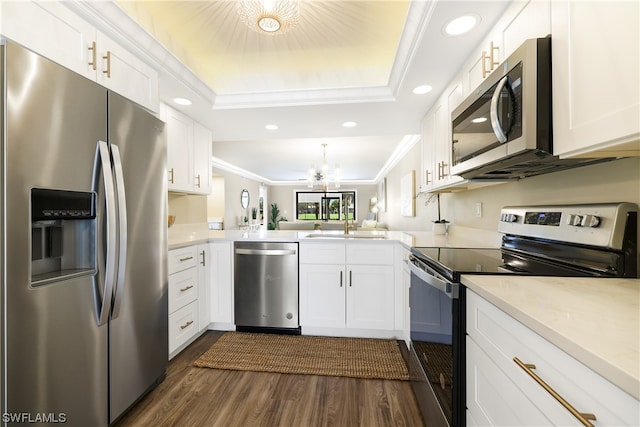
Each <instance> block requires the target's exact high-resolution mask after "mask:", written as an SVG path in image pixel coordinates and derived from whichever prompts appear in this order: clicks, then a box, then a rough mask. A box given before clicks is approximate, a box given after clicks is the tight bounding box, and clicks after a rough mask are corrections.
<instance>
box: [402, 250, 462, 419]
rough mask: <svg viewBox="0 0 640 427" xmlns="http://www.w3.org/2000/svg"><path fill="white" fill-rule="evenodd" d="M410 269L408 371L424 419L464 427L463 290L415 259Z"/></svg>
mask: <svg viewBox="0 0 640 427" xmlns="http://www.w3.org/2000/svg"><path fill="white" fill-rule="evenodd" d="M409 267H410V269H411V287H410V291H409V306H410V318H411V324H410V335H411V352H410V353H411V354H410V359H411V360H410V362H409V370H410V373H411V381H412V386H413V390H414V393H415V395H416V398H417V400H418V403H419V406H420V410H421V412H422V416H423V418H424V420H425V423H426V425H429V426H451V425H454V426H458V425H464V424H465V418H464V417H465V400H464V396H465V394H464V393H465V388H464V384H465V376H464V364H465V363H464V362H465V360H464V351H465V349H464V340H465V334H464V308H462V310H461V303H463V298H461V296H462V295H463V292H464V288H463V287H462V286H460V285H459V284H458V283H450V282H448V281H446V280H445V279H444V278H442V277H440V276H438V275H437V273H435V272H434V271H433V270H431V269H430V268H429V267H427V266H426V265H425V264H424V263H423V262H421V261H420V260H419V259H417V258H415V257H411V258H410V262H409ZM461 315H462V316H463V317H462V318H461V317H460V316H461Z"/></svg>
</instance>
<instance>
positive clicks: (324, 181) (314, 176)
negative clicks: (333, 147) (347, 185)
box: [307, 144, 341, 191]
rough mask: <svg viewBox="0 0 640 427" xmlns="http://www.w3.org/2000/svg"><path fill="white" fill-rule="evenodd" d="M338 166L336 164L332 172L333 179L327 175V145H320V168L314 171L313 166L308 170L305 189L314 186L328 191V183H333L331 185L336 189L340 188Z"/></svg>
mask: <svg viewBox="0 0 640 427" xmlns="http://www.w3.org/2000/svg"><path fill="white" fill-rule="evenodd" d="M340 176H341V171H340V166H339V165H337V164H336V167H335V168H334V170H333V177H332V178H333V179H331V176H330V174H329V164H328V163H327V144H322V166H321V167H320V169H316V167H315V166H314V165H311V168H309V176H308V178H307V179H308V182H309V183H308V185H307V187H309V188H313V187H314V186H318V185H321V186H322V190H323V191H327V190H328V189H329V182H330V181H333V185H334V187H335V188H336V189H338V188H340Z"/></svg>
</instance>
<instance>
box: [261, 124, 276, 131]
mask: <svg viewBox="0 0 640 427" xmlns="http://www.w3.org/2000/svg"><path fill="white" fill-rule="evenodd" d="M264 128H265V129H266V130H278V125H273V124H268V125H265V126H264Z"/></svg>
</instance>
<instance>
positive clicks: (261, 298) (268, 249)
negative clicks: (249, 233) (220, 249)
mask: <svg viewBox="0 0 640 427" xmlns="http://www.w3.org/2000/svg"><path fill="white" fill-rule="evenodd" d="M234 285H235V286H234V297H235V298H234V306H235V323H236V328H237V329H238V330H241V331H250V330H263V331H272V332H282V333H293V334H299V333H300V321H299V316H298V244H297V243H281V242H236V243H235V275H234Z"/></svg>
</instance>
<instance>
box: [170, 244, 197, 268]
mask: <svg viewBox="0 0 640 427" xmlns="http://www.w3.org/2000/svg"><path fill="white" fill-rule="evenodd" d="M197 263H198V248H197V247H196V246H187V247H186V248H180V249H173V250H170V251H169V274H173V273H177V272H178V271H181V270H186V269H187V268H191V267H195V266H196V265H197Z"/></svg>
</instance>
